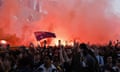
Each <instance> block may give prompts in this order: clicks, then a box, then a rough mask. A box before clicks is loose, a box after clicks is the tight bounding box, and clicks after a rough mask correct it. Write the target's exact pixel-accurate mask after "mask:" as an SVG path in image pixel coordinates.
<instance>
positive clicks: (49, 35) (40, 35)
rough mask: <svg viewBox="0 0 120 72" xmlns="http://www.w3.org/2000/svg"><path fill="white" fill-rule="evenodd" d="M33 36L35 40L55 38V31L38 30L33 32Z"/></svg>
mask: <svg viewBox="0 0 120 72" xmlns="http://www.w3.org/2000/svg"><path fill="white" fill-rule="evenodd" d="M35 37H36V40H37V41H40V40H42V39H45V38H56V35H55V33H51V32H43V31H38V32H35Z"/></svg>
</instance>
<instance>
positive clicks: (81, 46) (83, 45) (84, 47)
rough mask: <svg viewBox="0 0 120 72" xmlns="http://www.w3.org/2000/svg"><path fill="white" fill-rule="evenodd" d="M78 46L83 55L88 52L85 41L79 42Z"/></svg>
mask: <svg viewBox="0 0 120 72" xmlns="http://www.w3.org/2000/svg"><path fill="white" fill-rule="evenodd" d="M79 48H80V52H83V53H84V54H85V55H86V54H87V53H88V48H87V45H86V44H85V43H81V44H80V46H79Z"/></svg>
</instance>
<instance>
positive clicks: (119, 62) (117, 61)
mask: <svg viewBox="0 0 120 72" xmlns="http://www.w3.org/2000/svg"><path fill="white" fill-rule="evenodd" d="M116 66H118V67H119V68H120V59H117V60H116Z"/></svg>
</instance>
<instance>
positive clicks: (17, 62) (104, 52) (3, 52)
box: [0, 42, 120, 72]
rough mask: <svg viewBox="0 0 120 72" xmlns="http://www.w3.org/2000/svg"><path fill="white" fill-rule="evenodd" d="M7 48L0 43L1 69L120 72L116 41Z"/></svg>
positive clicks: (119, 48) (5, 71)
mask: <svg viewBox="0 0 120 72" xmlns="http://www.w3.org/2000/svg"><path fill="white" fill-rule="evenodd" d="M10 48H11V47H10V45H7V46H6V48H2V46H1V45H0V72H120V46H119V42H117V43H116V44H114V45H113V44H112V42H110V43H109V44H108V45H89V44H85V43H77V42H74V45H73V46H67V45H66V46H62V45H58V46H46V45H44V47H40V46H37V47H35V46H34V45H33V44H32V43H31V44H30V45H29V46H28V47H27V46H20V47H17V48H16V49H14V50H12V49H10Z"/></svg>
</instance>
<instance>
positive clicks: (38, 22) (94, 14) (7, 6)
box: [0, 0, 120, 45]
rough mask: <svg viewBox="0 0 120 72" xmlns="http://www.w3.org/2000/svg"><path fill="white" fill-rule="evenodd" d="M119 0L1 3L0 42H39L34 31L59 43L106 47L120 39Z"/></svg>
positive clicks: (5, 0)
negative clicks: (51, 37) (107, 44)
mask: <svg viewBox="0 0 120 72" xmlns="http://www.w3.org/2000/svg"><path fill="white" fill-rule="evenodd" d="M119 3H120V0H0V39H5V40H7V41H8V42H9V43H11V44H13V45H19V44H27V43H29V42H36V40H35V37H34V32H35V31H50V32H55V33H56V35H57V38H56V39H53V40H52V43H53V42H55V41H56V40H58V39H61V40H63V41H68V42H70V41H72V40H74V39H77V40H78V41H80V42H90V43H100V44H101V43H102V44H103V43H106V42H108V41H109V40H117V39H120V28H119V27H120V4H119Z"/></svg>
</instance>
